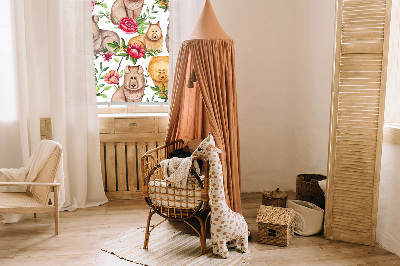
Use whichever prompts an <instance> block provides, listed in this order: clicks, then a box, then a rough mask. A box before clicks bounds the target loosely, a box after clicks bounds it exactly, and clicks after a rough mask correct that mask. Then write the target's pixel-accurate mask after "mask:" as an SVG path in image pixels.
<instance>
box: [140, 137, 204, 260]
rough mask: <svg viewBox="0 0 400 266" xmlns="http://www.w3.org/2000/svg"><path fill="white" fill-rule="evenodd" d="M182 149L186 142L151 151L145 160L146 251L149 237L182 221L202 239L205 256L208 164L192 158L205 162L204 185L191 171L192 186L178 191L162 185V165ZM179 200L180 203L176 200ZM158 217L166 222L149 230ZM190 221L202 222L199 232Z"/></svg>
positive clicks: (170, 185)
mask: <svg viewBox="0 0 400 266" xmlns="http://www.w3.org/2000/svg"><path fill="white" fill-rule="evenodd" d="M182 146H183V141H182V140H178V141H175V142H172V143H170V144H167V145H164V146H161V147H158V148H156V149H153V150H150V151H148V152H146V153H145V154H144V155H143V157H142V162H141V163H142V177H143V178H142V180H143V182H142V184H143V189H142V191H143V198H144V200H145V202H146V203H147V204H148V205H149V206H150V211H149V216H148V218H147V225H146V233H145V240H144V246H143V248H145V249H147V248H148V245H149V238H150V233H151V231H152V230H153V229H154V228H156V227H157V226H158V225H160V224H162V223H163V222H165V221H166V220H169V221H182V222H185V223H186V224H187V225H189V226H190V227H191V228H192V229H193V230H194V231H195V232H196V233H197V234H198V235H199V237H200V244H201V253H202V255H204V254H205V253H206V225H207V221H208V219H209V218H210V214H211V212H210V208H209V196H208V187H209V176H208V175H209V173H208V162H207V161H206V160H205V159H204V158H203V157H200V156H196V157H193V158H192V160H201V161H202V162H203V169H204V180H203V181H202V180H201V179H200V177H199V176H198V175H197V174H196V172H195V171H194V169H193V168H192V169H191V174H192V176H195V178H191V179H192V180H191V181H192V182H191V183H190V182H189V181H188V184H187V185H186V187H185V188H175V187H174V186H173V184H171V183H169V182H166V181H163V176H162V173H161V168H160V162H161V161H162V160H164V159H168V154H169V153H171V152H173V151H175V150H177V149H179V148H182ZM161 184H163V186H161ZM149 187H150V188H149ZM176 198H178V199H179V200H176ZM184 200H186V201H184ZM155 213H156V214H158V215H160V216H161V217H163V218H165V219H164V220H163V221H161V222H160V223H158V224H156V225H155V226H153V227H152V228H150V222H151V218H152V216H153V214H155ZM191 218H195V219H197V220H198V221H199V223H200V231H199V230H197V229H196V228H195V227H194V226H193V225H192V224H191V223H190V222H189V220H190V219H191Z"/></svg>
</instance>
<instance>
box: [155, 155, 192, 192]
mask: <svg viewBox="0 0 400 266" xmlns="http://www.w3.org/2000/svg"><path fill="white" fill-rule="evenodd" d="M193 164H194V168H195V170H196V173H197V174H200V168H199V165H198V163H197V160H194V163H193ZM160 165H161V171H162V172H163V174H164V179H165V180H167V181H169V182H171V183H175V187H186V182H187V178H188V176H189V171H190V167H191V166H192V157H187V158H177V157H174V158H171V159H165V160H162V161H161V162H160Z"/></svg>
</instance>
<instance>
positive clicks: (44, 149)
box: [0, 140, 65, 222]
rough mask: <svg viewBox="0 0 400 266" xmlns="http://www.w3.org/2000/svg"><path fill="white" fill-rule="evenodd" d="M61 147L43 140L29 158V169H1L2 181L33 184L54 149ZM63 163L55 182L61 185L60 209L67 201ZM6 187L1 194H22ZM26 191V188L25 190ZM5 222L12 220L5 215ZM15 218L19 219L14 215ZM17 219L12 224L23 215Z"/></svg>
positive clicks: (50, 141)
mask: <svg viewBox="0 0 400 266" xmlns="http://www.w3.org/2000/svg"><path fill="white" fill-rule="evenodd" d="M57 146H59V147H60V148H61V144H59V143H58V142H55V141H52V140H42V141H40V143H39V145H38V146H37V147H36V149H35V151H34V152H33V154H32V156H31V157H30V158H29V163H28V166H27V167H21V168H18V169H12V168H9V169H7V168H2V169H0V181H6V182H33V181H34V180H35V178H36V176H37V175H38V173H39V171H40V170H41V169H42V167H43V166H44V164H45V163H46V161H47V159H48V158H49V156H50V155H51V154H52V153H53V151H54V149H55V148H56V147H57ZM60 160H61V162H60V163H59V164H58V168H57V172H56V176H55V182H57V183H60V184H61V187H60V189H59V206H60V208H61V207H62V206H63V204H64V201H65V190H64V171H63V167H62V157H61V159H60ZM5 188H6V187H4V188H3V189H2V191H0V192H11V191H15V192H21V190H20V188H19V189H18V190H15V189H10V188H8V187H7V188H6V189H5ZM23 189H24V190H23V191H25V190H26V187H25V188H23ZM3 217H4V219H5V222H11V218H10V219H7V217H11V216H6V215H3ZM13 217H17V216H16V215H14V216H13ZM18 217H19V218H18V219H17V218H13V219H12V222H17V221H18V220H19V219H20V218H21V217H22V215H18Z"/></svg>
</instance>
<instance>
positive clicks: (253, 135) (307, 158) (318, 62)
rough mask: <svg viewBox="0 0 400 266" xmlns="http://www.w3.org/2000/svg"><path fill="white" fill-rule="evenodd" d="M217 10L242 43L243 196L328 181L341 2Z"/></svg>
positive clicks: (256, 1) (259, 1) (228, 5)
mask: <svg viewBox="0 0 400 266" xmlns="http://www.w3.org/2000/svg"><path fill="white" fill-rule="evenodd" d="M249 3H251V4H249ZM212 5H213V8H214V11H215V13H216V15H217V17H218V19H219V21H220V23H221V25H222V27H223V28H224V29H225V31H226V32H227V33H228V34H229V35H230V36H231V38H233V39H234V41H235V48H236V82H237V93H238V108H239V127H240V145H241V146H240V148H241V168H242V190H243V191H244V192H249V191H262V190H263V189H274V188H276V187H280V188H281V189H294V188H295V177H296V174H299V173H322V174H326V165H327V162H326V161H327V148H328V134H329V132H328V126H329V105H330V83H331V72H332V58H333V37H334V32H333V25H334V24H333V23H334V13H335V7H334V0H329V1H320V0H313V1H311V0H307V1H305V0H304V1H296V0H282V1H274V0H253V1H251V2H249V1H239V0H219V1H212Z"/></svg>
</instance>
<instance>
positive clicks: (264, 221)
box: [256, 205, 296, 247]
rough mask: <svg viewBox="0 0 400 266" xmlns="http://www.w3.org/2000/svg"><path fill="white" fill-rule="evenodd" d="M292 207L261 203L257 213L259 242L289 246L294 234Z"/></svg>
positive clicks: (294, 213) (293, 212) (294, 214)
mask: <svg viewBox="0 0 400 266" xmlns="http://www.w3.org/2000/svg"><path fill="white" fill-rule="evenodd" d="M295 216H296V212H295V211H294V210H292V209H286V208H280V207H273V206H265V205H261V207H260V210H259V211H258V215H257V220H256V221H257V223H258V243H262V244H269V245H275V246H280V247H287V246H288V245H289V243H290V241H291V240H292V239H293V235H294V230H293V227H294V218H295Z"/></svg>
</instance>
